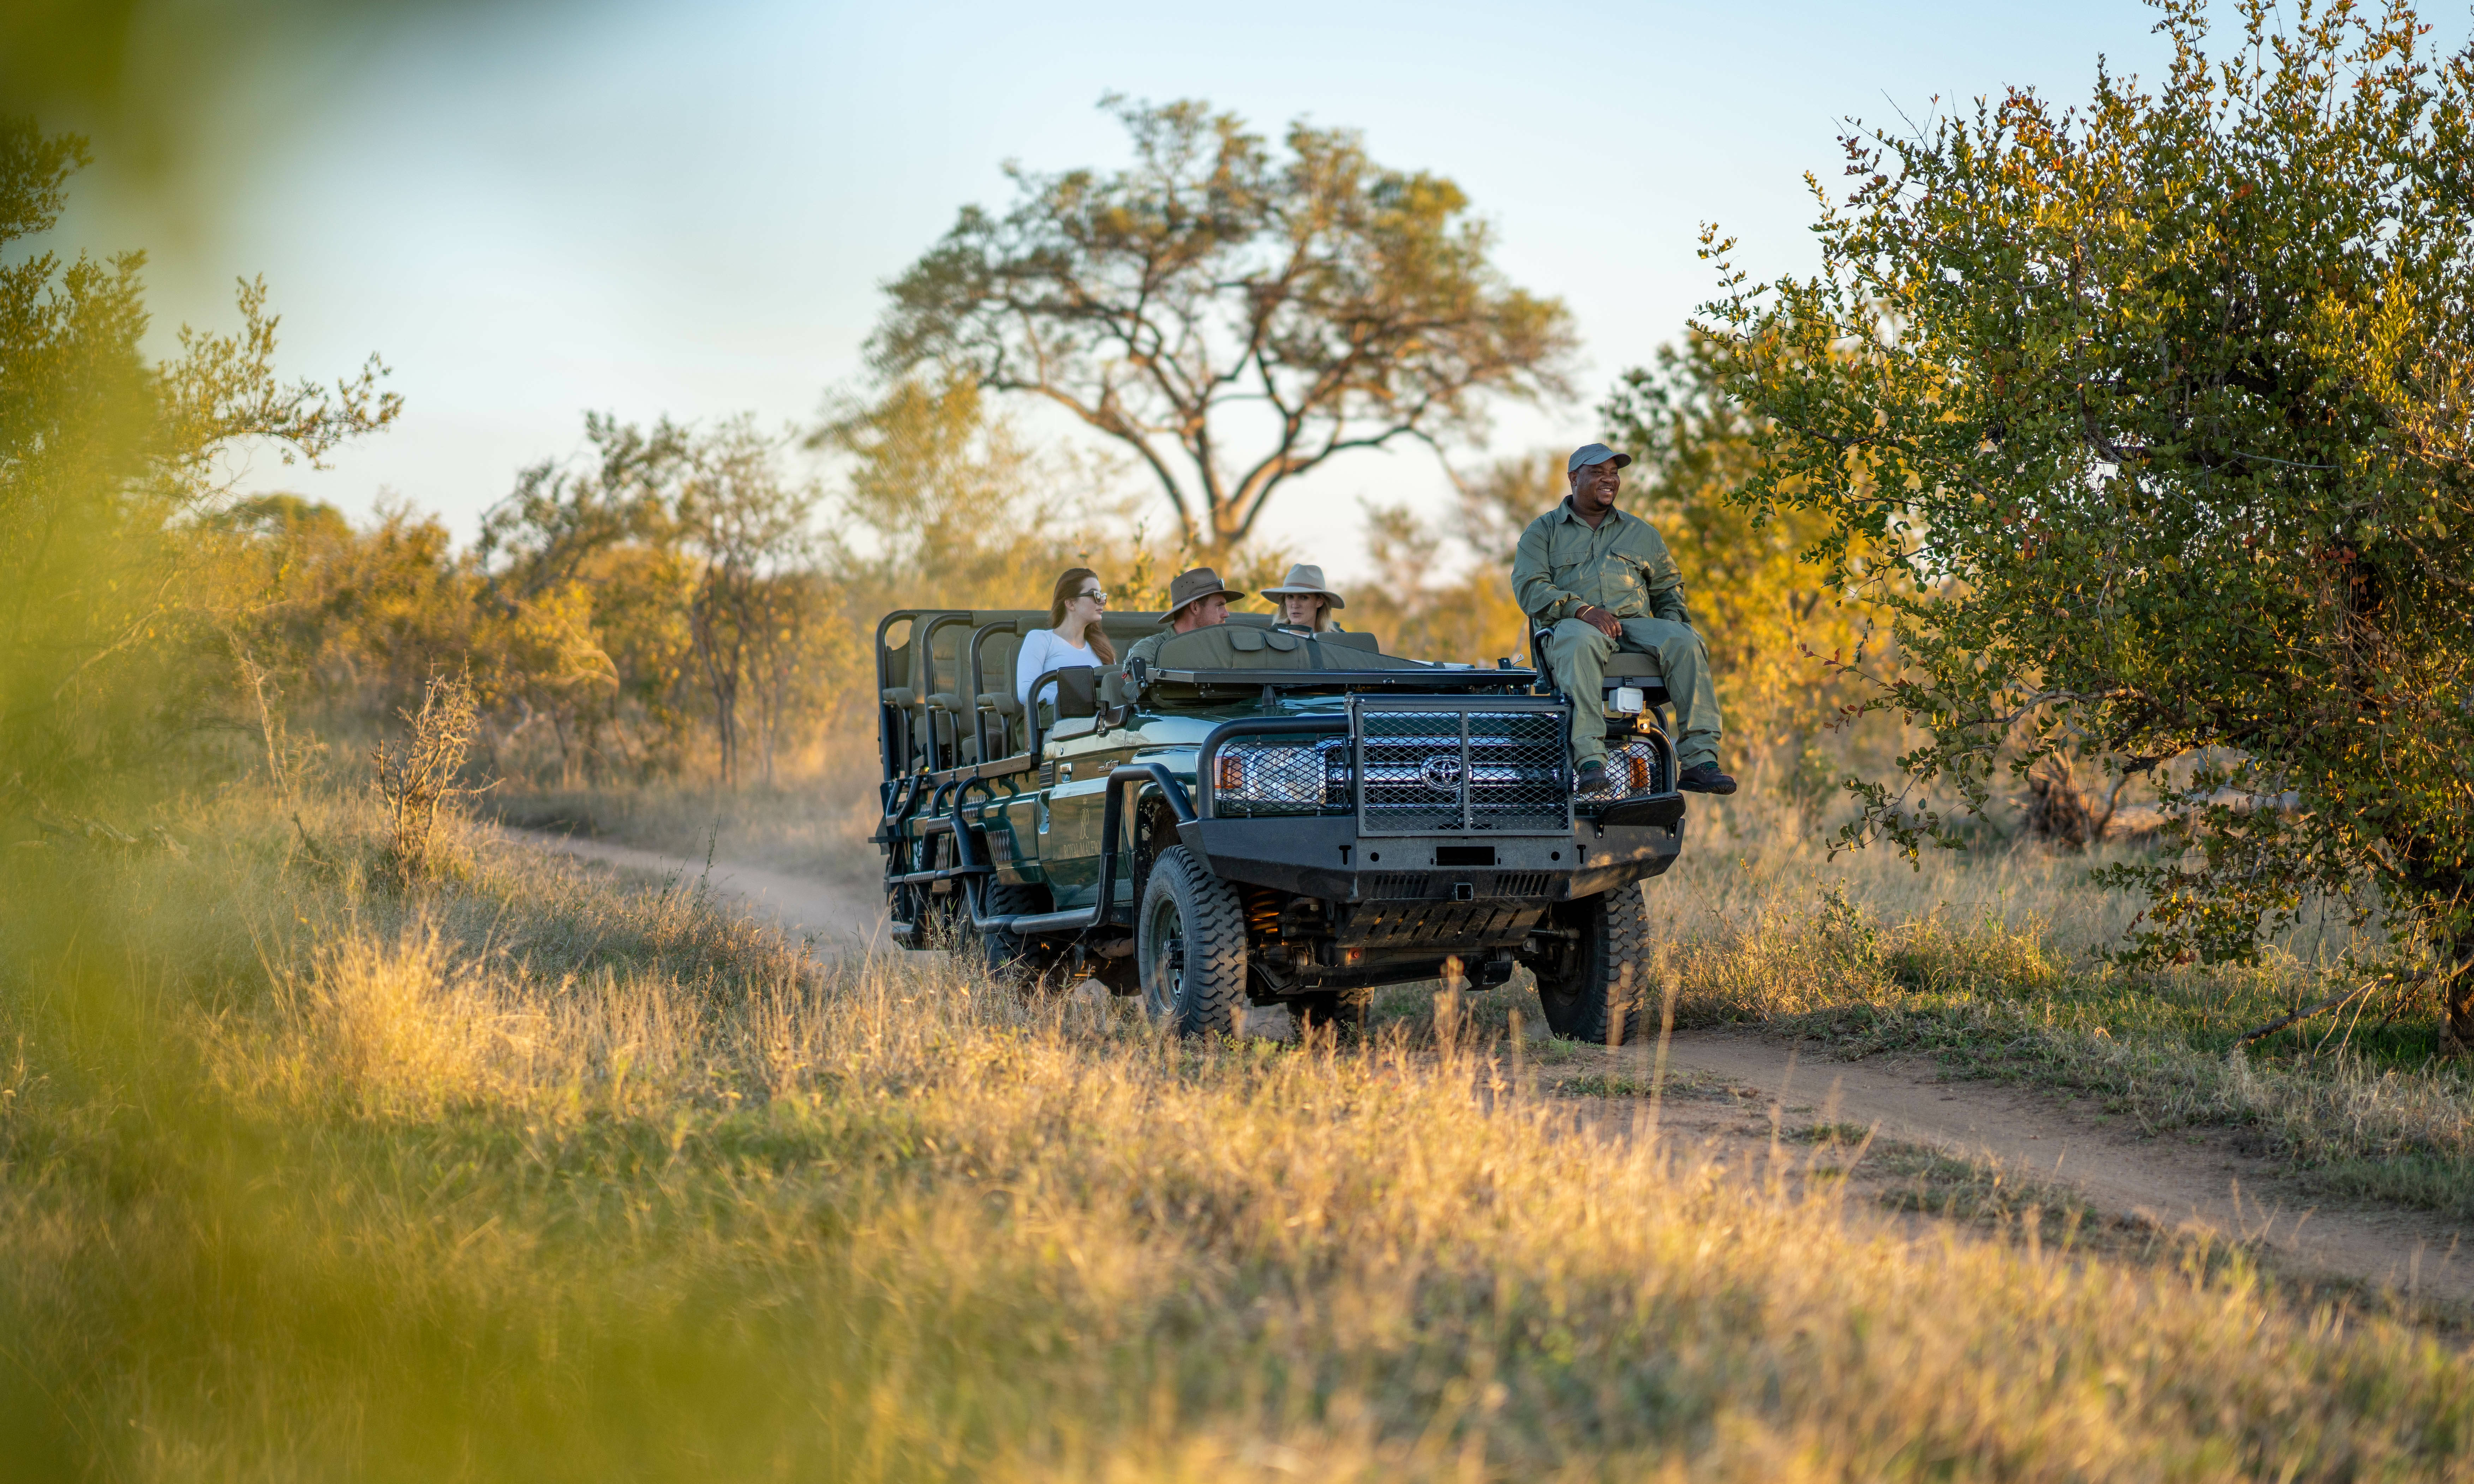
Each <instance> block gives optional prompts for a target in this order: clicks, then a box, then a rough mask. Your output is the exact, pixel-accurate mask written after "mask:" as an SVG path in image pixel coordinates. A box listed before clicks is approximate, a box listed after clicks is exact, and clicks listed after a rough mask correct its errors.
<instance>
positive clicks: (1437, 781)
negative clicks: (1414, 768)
mask: <svg viewBox="0 0 2474 1484" xmlns="http://www.w3.org/2000/svg"><path fill="white" fill-rule="evenodd" d="M1418 776H1419V778H1424V779H1425V780H1426V786H1427V787H1428V788H1440V789H1442V790H1443V792H1445V793H1447V794H1448V793H1456V792H1458V791H1459V789H1460V786H1461V760H1460V759H1459V758H1457V757H1452V756H1443V757H1429V758H1427V759H1426V762H1425V766H1423V767H1421V768H1419V770H1418Z"/></svg>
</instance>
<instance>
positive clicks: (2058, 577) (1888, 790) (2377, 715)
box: [1704, 0, 2474, 1044]
mask: <svg viewBox="0 0 2474 1484" xmlns="http://www.w3.org/2000/svg"><path fill="white" fill-rule="evenodd" d="M2160 10H2161V12H2162V20H2161V23H2160V26H2159V30H2160V31H2162V32H2163V33H2164V34H2165V35H2166V36H2169V37H2170V38H2171V42H2172V44H2173V60H2172V63H2171V68H2170V70H2169V72H2168V74H2167V75H2166V77H2165V78H2164V79H2163V81H2162V83H2161V85H2159V86H2158V87H2157V88H2156V89H2155V90H2154V91H2152V92H2150V91H2147V90H2144V89H2143V88H2142V87H2141V86H2140V84H2138V83H2137V81H2136V80H2135V79H2134V80H2125V79H2122V78H2119V77H2116V76H2115V75H2113V74H2112V73H2111V72H2109V71H2105V70H2102V69H2101V68H2100V69H2099V73H2098V80H2097V84H2096V87H2095V90H2094V94H2093V97H2092V98H2091V100H2090V101H2089V103H2088V105H2087V107H2086V108H2085V109H2084V110H2077V109H2073V110H2057V109H2056V108H2054V107H2053V106H2052V105H2051V104H2050V103H2049V102H2047V101H2046V100H2045V99H2043V98H2041V97H2039V96H2037V95H2036V94H2034V93H2032V92H2028V91H2021V90H2013V91H2011V92H2009V93H2007V94H2006V95H2004V96H2003V97H2001V99H2000V100H1998V101H1990V100H1979V101H1978V102H1977V106H1976V107H1975V108H1974V109H1973V111H1972V112H1970V113H1965V114H1962V115H1959V116H1953V117H1946V118H1941V119H1938V120H1936V121H1934V122H1933V123H1932V124H1931V126H1930V127H1929V128H1928V129H1923V130H1916V129H1912V128H1910V129H1907V130H1904V131H1903V132H1885V131H1865V130H1863V129H1861V128H1860V127H1859V128H1856V129H1854V130H1852V131H1851V132H1850V134H1849V136H1848V137H1847V139H1846V140H1845V149H1846V156H1847V172H1848V175H1849V177H1850V179H1851V180H1852V181H1853V186H1852V188H1851V189H1850V190H1849V191H1848V192H1847V194H1846V195H1845V196H1844V197H1843V198H1842V199H1838V200H1832V199H1831V196H1830V195H1829V194H1828V193H1826V192H1824V191H1823V190H1822V188H1821V187H1820V186H1819V184H1818V183H1817V182H1815V184H1814V192H1815V195H1816V197H1817V198H1818V199H1819V202H1820V207H1821V215H1820V221H1819V224H1818V226H1817V227H1816V231H1817V234H1818V239H1819V243H1820V247H1821V250H1822V259H1823V261H1822V267H1821V270H1820V272H1819V273H1818V274H1817V275H1814V276H1811V277H1808V278H1796V277H1790V278H1786V279H1782V280H1780V281H1777V282H1775V283H1770V284H1766V285H1751V284H1748V283H1747V282H1746V281H1745V278H1744V275H1741V274H1739V273H1735V272H1733V271H1732V270H1730V269H1727V268H1726V267H1725V266H1724V265H1725V263H1726V260H1727V256H1728V253H1729V251H1730V249H1731V248H1732V243H1730V242H1727V241H1723V240H1720V239H1718V238H1717V237H1716V236H1715V235H1714V233H1713V234H1712V235H1711V236H1710V238H1709V240H1708V244H1707V249H1706V251H1708V252H1709V253H1710V255H1712V256H1714V257H1716V258H1717V259H1718V260H1719V261H1720V263H1721V265H1722V272H1724V273H1725V274H1726V277H1725V278H1724V280H1723V281H1724V287H1723V289H1722V292H1721V297H1719V298H1718V299H1715V300H1714V301H1713V302H1711V303H1710V304H1709V305H1706V306H1705V309H1704V313H1705V315H1706V316H1707V317H1708V319H1709V321H1710V323H1712V324H1714V325H1715V326H1717V327H1718V328H1719V329H1720V331H1721V332H1722V333H1724V334H1725V335H1727V336H1728V337H1729V338H1730V339H1732V340H1733V342H1734V346H1735V347H1736V348H1737V350H1738V351H1739V352H1740V354H1739V355H1738V356H1737V357H1736V359H1735V362H1734V370H1733V371H1731V373H1730V375H1729V377H1728V381H1727V386H1728V390H1729V391H1730V392H1732V393H1733V394H1734V395H1736V396H1738V397H1739V398H1741V399H1742V400H1743V401H1744V402H1745V403H1746V404H1747V405H1749V406H1750V407H1752V408H1754V409H1755V410H1756V411H1758V414H1759V415H1760V416H1761V417H1762V418H1763V419H1766V424H1767V425H1766V427H1765V428H1764V430H1763V432H1762V434H1761V438H1762V440H1763V452H1764V455H1765V457H1764V462H1763V463H1762V465H1761V467H1759V468H1758V470H1757V471H1756V473H1755V474H1754V477H1753V478H1752V479H1751V480H1750V481H1748V483H1747V484H1746V486H1745V491H1744V494H1745V497H1746V498H1747V499H1748V500H1749V501H1750V502H1751V503H1752V504H1753V505H1754V506H1755V507H1756V508H1757V509H1758V510H1762V511H1795V512H1806V513H1810V514H1813V515H1818V516H1820V517H1821V518H1822V520H1823V522H1824V530H1823V531H1822V533H1821V535H1820V538H1819V539H1818V540H1817V541H1816V542H1815V546H1814V550H1815V552H1816V555H1818V556H1820V557H1822V558H1824V559H1825V560H1828V561H1830V562H1833V563H1836V564H1837V565H1838V566H1839V567H1840V570H1841V575H1842V576H1844V577H1847V578H1848V579H1850V580H1857V579H1860V578H1861V577H1862V576H1864V575H1865V574H1867V573H1869V574H1870V575H1871V576H1872V577H1874V578H1875V579H1878V580H1879V581H1880V585H1881V590H1880V596H1881V597H1882V599H1883V600H1884V601H1885V602H1886V603H1888V604H1889V605H1890V606H1891V608H1892V609H1893V610H1895V612H1896V614H1897V638H1898V649H1897V651H1896V654H1897V657H1898V661H1897V663H1896V665H1895V666H1894V667H1892V668H1890V669H1889V670H1887V671H1886V672H1885V673H1882V674H1880V675H1879V676H1877V677H1876V679H1877V681H1878V682H1879V689H1878V690H1877V691H1876V692H1875V693H1874V699H1873V701H1872V703H1871V704H1872V705H1874V706H1878V707H1881V708H1886V709H1889V710H1892V711H1895V712H1898V713H1901V714H1904V716H1906V717H1908V718H1910V719H1911V720H1912V721H1913V722H1914V723H1915V724H1916V725H1918V726H1919V727H1921V728H1922V729H1923V731H1924V733H1925V740H1924V742H1923V744H1922V745H1921V746H1919V747H1918V748H1916V749H1915V750H1914V751H1913V752H1912V753H1910V754H1908V755H1907V756H1905V757H1904V758H1903V759H1902V760H1901V761H1902V763H1903V766H1904V776H1905V780H1906V784H1907V785H1908V786H1905V787H1901V788H1895V789H1894V788H1893V787H1892V786H1890V785H1888V784H1885V783H1880V782H1874V783H1868V784H1865V785H1863V787H1862V791H1861V798H1862V802H1863V810H1862V814H1861V817H1860V818H1859V819H1858V820H1857V821H1856V823H1855V824H1853V825H1852V826H1849V835H1848V838H1849V839H1850V840H1854V841H1860V840H1862V839H1865V838H1870V837H1873V836H1875V835H1877V834H1886V835H1887V836H1888V837H1890V838H1892V839H1894V840H1896V841H1897V842H1899V843H1900V844H1902V845H1904V846H1905V847H1906V848H1908V849H1910V850H1912V849H1913V848H1915V847H1916V846H1917V845H1918V844H1920V843H1921V842H1923V841H1925V840H1928V839H1931V838H1934V837H1936V836H1946V834H1947V831H1948V826H1949V824H1950V821H1949V820H1948V818H1947V817H1946V816H1945V815H1944V814H1943V813H1942V812H1940V811H1939V810H1937V809H1935V808H1931V807H1922V806H1919V805H1918V803H1917V802H1916V801H1917V800H1918V798H1919V797H1920V796H1919V795H1917V794H1916V792H1915V790H1914V785H1918V784H1927V783H1933V782H1935V781H1936V780H1938V781H1940V782H1941V783H1942V784H1944V785H1945V786H1953V787H1954V791H1955V794H1956V797H1957V799H1958V801H1959V803H1960V805H1961V806H1962V807H1964V808H1978V807H1981V805H1982V804H1983V803H1984V802H1985V801H1986V799H1987V797H1988V791H1989V784H1990V780H1991V778H1992V777H1993V775H1994V773H1995V772H1996V770H1997V769H1998V768H1999V767H2000V766H2001V764H2002V763H2003V761H2005V760H2006V761H2007V762H2008V763H2009V764H2010V765H2011V766H2013V767H2019V768H2024V767H2025V766H2026V765H2027V764H2029V763H2031V762H2033V761H2035V760H2036V759H2037V758H2039V757H2041V756H2044V755H2047V754H2054V753H2066V754H2076V755H2082V756H2092V757H2102V758H2103V759H2105V760H2106V763H2107V766H2109V767H2110V768H2112V769H2115V770H2117V771H2119V770H2130V771H2134V772H2136V771H2143V770H2154V771H2155V772H2156V775H2157V777H2158V778H2160V780H2161V782H2160V787H2161V789H2162V791H2163V793H2164V795H2165V800H2166V802H2167V804H2168V807H2169V816H2170V818H2171V822H2172V826H2173V828H2174V829H2175V831H2176V837H2175V838H2177V839H2178V841H2179V843H2181V844H2182V845H2184V846H2186V847H2188V848H2189V849H2188V850H2183V851H2168V852H2166V853H2164V854H2162V855H2159V856H2157V857H2155V858H2153V859H2152V860H2151V861H2148V862H2147V863H2134V864H2129V865H2124V866H2122V867H2120V868H2117V869H2116V870H2115V871H2114V873H2113V874H2112V879H2114V880H2115V881H2116V882H2117V883H2118V884H2122V885H2128V886H2135V887H2140V888H2144V889H2145V890H2146V891H2147V892H2148V893H2149V894H2150V897H2151V905H2150V908H2149V910H2148V912H2147V914H2146V916H2145V919H2144V922H2143V924H2142V927H2141V928H2140V930H2139V931H2138V933H2137V935H2136V938H2135V945H2136V946H2137V947H2138V948H2140V949H2142V950H2145V951H2147V952H2150V953H2156V954H2164V955H2172V956H2182V955H2195V956H2198V957H2200V958H2204V959H2209V960H2217V959H2224V958H2229V957H2241V956H2244V955H2247V954H2249V953H2251V952H2252V951H2254V950H2255V948H2256V946H2257V945H2258V944H2259V942H2260V941H2261V936H2262V934H2263V933H2265V932H2267V931H2268V930H2271V929H2273V928H2275V927H2277V926H2279V925H2281V924H2282V923H2285V922H2291V921H2292V920H2293V919H2294V917H2295V916H2296V915H2297V914H2298V913H2299V912H2300V911H2301V910H2302V907H2303V904H2304V903H2305V902H2306V901H2308V900H2311V899H2313V898H2317V899H2321V900H2327V899H2331V898H2343V899H2347V900H2350V901H2351V902H2352V903H2353V904H2354V905H2355V907H2356V908H2357V910H2365V911H2366V910H2368V909H2369V908H2370V907H2372V906H2373V905H2374V904H2377V905H2380V906H2384V907H2385V909H2386V910H2387V911H2389V913H2391V914H2394V915H2397V919H2398V920H2399V921H2402V922H2405V923H2406V924H2407V925H2409V926H2411V927H2418V928H2420V929H2421V930H2422V931H2423V932H2424V933H2426V934H2427V935H2428V936H2429V938H2430V940H2431V941H2432V942H2433V943H2435V944H2436V945H2438V947H2439V948H2440V949H2441V950H2442V959H2441V962H2442V966H2443V974H2442V979H2443V982H2444V983H2445V984H2446V985H2447V989H2446V995H2447V999H2448V1004H2449V1010H2450V1016H2449V1019H2450V1026H2451V1029H2450V1033H2449V1034H2450V1037H2451V1040H2452V1042H2454V1043H2460V1044H2462V1043H2463V1042H2465V1041H2474V976H2470V975H2469V974H2468V973H2467V972H2466V966H2467V964H2468V962H2469V961H2474V892H2469V890H2468V888H2469V887H2474V717H2469V715H2468V712H2467V704H2468V689H2467V686H2468V681H2469V666H2474V541H2469V540H2468V539H2467V538H2468V535H2469V534H2474V458H2469V455H2474V432H2470V431H2469V419H2474V400H2469V397H2474V55H2468V54H2459V55H2456V56H2453V57H2436V56H2434V55H2433V49H2432V48H2431V47H2430V45H2429V44H2428V43H2427V41H2426V39H2425V28H2424V27H2422V26H2421V25H2420V24H2419V23H2418V22H2417V20H2416V18H2415V16H2414V13H2413V11H2412V9H2411V8H2410V7H2408V6H2404V5H2398V6H2395V7H2393V8H2391V9H2390V10H2389V11H2388V12H2385V13H2383V14H2381V15H2378V16H2376V17H2374V16H2371V15H2369V14H2367V13H2365V12H2362V11H2359V10H2357V9H2356V8H2355V7H2353V6H2351V5H2349V4H2345V3H2337V4H2328V5H2311V4H2305V5H2304V6H2303V7H2302V8H2301V9H2300V10H2299V11H2298V12H2295V14H2294V18H2293V19H2292V20H2291V22H2290V23H2287V24H2285V25H2283V26H2281V27H2280V25H2279V24H2278V23H2277V20H2276V15H2277V12H2275V11H2273V10H2271V8H2270V7H2269V6H2268V5H2267V4H2266V3H2265V0H2244V4H2243V5H2242V6H2241V10H2240V14H2241V17H2242V26H2241V30H2240V34H2239V39H2238V41H2237V43H2236V44H2235V45H2234V46H2233V47H2232V48H2230V50H2229V51H2228V52H2227V53H2225V54H2223V55H2216V56H2212V55H2210V54H2209V53H2208V51H2207V50H2206V46H2207V43H2208V42H2209V40H2210V37H2209V34H2208V27H2207V24H2206V21H2205V18H2204V15H2203V13H2202V7H2201V5H2200V3H2199V0H2165V3H2163V4H2162V5H2161V6H2160ZM1902 588H1904V590H1902ZM2169 763H2170V764H2172V765H2171V766H2163V765H2166V764H2169Z"/></svg>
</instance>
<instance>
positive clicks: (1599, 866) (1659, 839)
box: [1177, 794, 1685, 902]
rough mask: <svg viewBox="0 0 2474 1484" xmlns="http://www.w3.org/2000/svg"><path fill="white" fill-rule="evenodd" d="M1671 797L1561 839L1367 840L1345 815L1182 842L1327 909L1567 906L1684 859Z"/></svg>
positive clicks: (1217, 826) (1613, 811)
mask: <svg viewBox="0 0 2474 1484" xmlns="http://www.w3.org/2000/svg"><path fill="white" fill-rule="evenodd" d="M1684 812H1685V810H1684V799H1683V796H1682V795H1680V794H1662V795H1653V796H1650V797H1648V798H1644V799H1637V800H1630V801H1627V802H1624V803H1621V804H1618V805H1614V806H1613V807H1612V808H1610V809H1609V810H1607V812H1606V815H1605V816H1604V817H1602V818H1599V819H1589V818H1583V819H1580V820H1578V821H1576V822H1575V823H1574V824H1573V826H1572V829H1571V832H1570V833H1569V834H1551V835H1539V834H1524V835H1509V834H1506V835H1492V834H1490V835H1485V836H1476V837H1471V836H1461V835H1448V836H1436V835H1367V834H1361V833H1360V832H1359V830H1358V822H1357V819H1356V817H1355V816H1354V815H1346V814H1341V815H1296V816H1289V817H1273V818H1263V817H1260V816H1257V817H1254V818H1250V819H1200V820H1194V821H1191V822H1189V823H1186V824H1183V825H1180V826H1177V834H1178V838H1179V840H1180V842H1181V843H1182V844H1183V845H1184V846H1185V848H1186V849H1187V850H1193V851H1196V852H1197V853H1199V854H1201V856H1202V857H1203V858H1204V860H1205V861H1206V862H1208V864H1209V867H1210V870H1211V872H1212V874H1214V875H1218V876H1224V877H1225V878H1227V879H1229V880H1231V881H1242V882H1245V883H1247V884H1249V885H1253V886H1268V887H1273V888H1275V889H1277V890H1279V891H1284V892H1295V893H1297V894H1298V895H1299V896H1304V897H1317V898H1323V899H1325V900H1330V901H1346V902H1364V901H1540V902H1553V901H1569V900H1572V899H1574V898H1582V897H1594V896H1596V895H1598V894H1599V893H1601V892H1606V891H1611V890H1613V888H1615V887H1618V886H1623V885H1626V884H1628V883H1630V882H1634V881H1638V880H1642V879H1644V878H1646V877H1649V876H1655V875H1659V874H1662V873H1664V872H1665V870H1666V868H1667V867H1669V866H1671V865H1673V864H1674V863H1675V858H1676V856H1677V855H1679V854H1681V853H1682V852H1683V850H1684Z"/></svg>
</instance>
